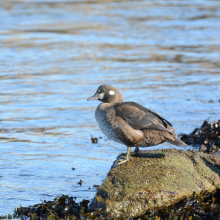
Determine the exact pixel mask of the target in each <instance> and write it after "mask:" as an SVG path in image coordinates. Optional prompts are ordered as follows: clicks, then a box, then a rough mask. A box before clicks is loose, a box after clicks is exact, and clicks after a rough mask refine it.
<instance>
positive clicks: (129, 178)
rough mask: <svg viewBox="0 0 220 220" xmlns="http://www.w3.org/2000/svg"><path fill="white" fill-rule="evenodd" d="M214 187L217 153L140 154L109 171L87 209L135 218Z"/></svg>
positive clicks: (218, 175)
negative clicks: (101, 210)
mask: <svg viewBox="0 0 220 220" xmlns="http://www.w3.org/2000/svg"><path fill="white" fill-rule="evenodd" d="M121 156H122V155H119V157H118V158H117V160H118V159H119V158H120V157H121ZM117 160H116V161H117ZM113 166H114V165H113ZM217 188H220V154H212V155H208V154H203V153H199V152H190V151H187V152H186V151H182V150H175V149H169V150H160V151H143V152H142V153H141V154H139V155H138V157H132V161H129V162H128V163H125V164H122V165H119V166H118V167H116V168H112V169H111V170H110V172H109V173H108V176H107V177H106V179H105V181H104V183H103V184H102V185H101V186H100V188H99V190H98V192H97V194H96V196H95V197H94V199H93V200H92V202H91V204H90V205H89V210H97V209H100V208H102V209H104V210H106V211H108V212H111V213H113V215H116V216H121V217H122V216H123V217H127V218H128V217H129V218H130V217H137V216H142V215H144V214H145V213H146V212H148V211H149V210H158V209H164V208H165V207H168V206H170V205H173V204H176V203H178V202H179V201H181V200H183V199H184V198H189V197H191V196H192V195H193V196H198V195H201V194H202V195H203V197H205V196H208V195H209V194H211V193H213V192H214V191H215V190H216V189H217Z"/></svg>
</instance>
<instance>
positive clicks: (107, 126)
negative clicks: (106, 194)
mask: <svg viewBox="0 0 220 220" xmlns="http://www.w3.org/2000/svg"><path fill="white" fill-rule="evenodd" d="M87 100H88V101H93V100H98V101H101V102H102V103H101V104H99V105H98V106H97V108H96V110H95V118H96V121H97V124H98V126H99V128H100V130H101V131H102V132H103V134H104V135H105V136H107V138H108V139H109V140H113V141H116V142H118V143H120V144H123V145H126V146H127V154H126V157H125V159H121V160H119V163H118V165H119V164H122V163H125V162H128V161H129V160H131V155H135V154H137V155H138V154H139V152H140V151H139V147H150V146H156V145H159V144H162V143H164V142H168V143H170V144H172V145H175V146H178V147H185V146H188V145H187V144H185V143H184V142H183V141H181V140H180V139H179V138H178V137H177V135H176V134H175V130H174V128H173V127H172V124H171V123H170V122H169V121H167V120H166V119H164V118H163V117H161V116H160V115H159V114H157V113H156V112H154V111H152V110H150V109H148V108H145V107H144V106H142V105H140V104H138V103H136V102H124V101H123V98H122V95H121V93H120V92H119V91H118V90H117V89H116V88H115V87H113V86H111V85H101V86H99V87H98V89H97V91H96V93H95V94H94V95H93V96H91V97H90V98H88V99H87ZM132 147H135V150H134V152H131V148H132Z"/></svg>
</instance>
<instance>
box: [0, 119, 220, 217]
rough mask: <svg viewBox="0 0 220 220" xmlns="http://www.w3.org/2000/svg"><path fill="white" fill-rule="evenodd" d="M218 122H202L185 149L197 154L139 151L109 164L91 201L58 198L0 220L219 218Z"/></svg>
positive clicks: (184, 136) (219, 144) (219, 155)
mask: <svg viewBox="0 0 220 220" xmlns="http://www.w3.org/2000/svg"><path fill="white" fill-rule="evenodd" d="M219 135H220V120H218V121H216V122H211V123H208V121H207V120H206V121H204V123H203V124H202V126H201V127H200V128H196V129H195V130H194V131H193V132H192V133H190V134H189V135H186V134H182V135H181V139H182V140H183V141H185V142H186V143H187V144H190V145H193V146H196V147H199V152H195V151H190V150H188V151H183V150H176V149H166V150H156V151H149V150H145V151H140V153H139V155H136V156H132V160H131V161H129V162H127V163H125V164H122V165H119V166H117V163H118V161H119V159H120V158H121V157H123V156H124V154H120V155H119V156H118V157H117V159H116V161H115V162H114V163H113V165H112V168H111V169H110V171H109V173H108V174H107V176H106V179H105V180H104V182H103V184H102V185H101V186H100V187H98V191H97V193H96V195H95V197H94V198H93V200H92V201H89V200H83V201H82V202H80V203H76V202H75V197H70V196H67V195H63V196H61V197H57V198H55V199H54V200H53V201H44V202H42V203H41V204H36V205H34V206H29V207H19V208H16V209H15V213H14V215H8V216H0V219H7V218H8V219H12V218H26V217H28V218H30V219H36V220H39V219H41V220H43V219H181V220H182V219H189V220H192V219H213V220H215V219H216V220H217V219H219V216H220V199H219V198H220V152H219V149H220V139H219V138H220V136H219Z"/></svg>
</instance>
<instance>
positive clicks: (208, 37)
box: [0, 0, 220, 214]
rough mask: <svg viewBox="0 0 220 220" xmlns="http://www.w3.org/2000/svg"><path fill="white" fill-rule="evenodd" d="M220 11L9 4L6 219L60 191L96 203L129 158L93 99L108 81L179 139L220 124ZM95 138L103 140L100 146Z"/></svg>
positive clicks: (2, 186) (0, 97)
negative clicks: (120, 158)
mask: <svg viewBox="0 0 220 220" xmlns="http://www.w3.org/2000/svg"><path fill="white" fill-rule="evenodd" d="M218 9H219V3H218V1H200V2H199V3H198V2H197V1H191V2H189V1H181V2H180V1H173V0H172V1H154V2H152V1H147V0H140V1H51V0H48V1H43V2H42V1H38V0H35V1H29V0H26V1H2V2H1V3H0V16H1V29H0V44H1V47H0V82H1V91H0V104H1V108H0V115H1V117H0V120H1V122H0V123H1V126H0V132H1V135H0V143H1V147H0V155H1V156H0V165H1V166H0V214H8V213H12V212H13V209H14V207H16V206H19V205H20V204H21V205H23V206H25V205H30V204H35V203H39V202H40V200H44V199H46V200H48V199H53V198H54V197H56V196H57V195H61V194H68V195H70V196H71V195H72V196H77V197H78V200H81V198H87V199H90V198H92V197H93V196H94V194H95V192H96V188H94V187H93V184H97V185H99V184H101V182H102V180H103V179H104V178H105V176H106V173H107V172H108V170H109V168H110V166H111V164H112V162H113V161H114V159H115V158H116V156H117V155H118V154H119V153H121V152H125V151H126V149H125V147H124V146H122V145H120V144H117V143H114V142H110V141H108V140H106V138H105V137H103V134H102V133H101V131H100V130H99V129H98V127H97V124H96V122H95V118H94V110H95V108H96V106H97V104H98V103H97V102H87V101H86V99H87V98H88V97H89V96H91V95H92V94H93V93H94V91H95V90H96V88H97V87H98V86H99V85H101V84H112V85H114V86H115V87H117V88H118V89H119V90H120V91H121V93H122V95H123V97H124V100H126V101H129V100H130V101H136V102H138V103H140V104H142V105H144V106H146V107H148V108H151V109H152V110H154V111H156V112H158V113H159V114H161V115H162V116H163V117H165V118H166V119H167V120H169V121H171V122H172V123H173V125H174V127H175V129H176V130H177V133H180V132H185V133H188V132H190V131H192V130H193V129H194V127H196V126H200V125H201V123H202V122H203V120H204V119H206V118H207V117H210V118H211V119H218V117H219V105H220V103H219V99H220V97H219V94H220V89H219V84H220V77H219V72H220V65H219V61H220V56H219V50H220V43H219V38H218V37H217V36H219V34H220V32H219V30H220V23H219V17H220V12H219V10H218ZM209 100H213V103H210V102H209ZM91 135H92V136H93V137H103V138H102V139H99V140H98V143H97V144H92V143H91V139H90V138H91ZM159 147H170V145H169V144H165V145H161V146H159ZM72 167H74V168H75V170H72ZM80 179H82V180H83V184H82V185H81V186H80V185H78V184H77V183H78V182H79V181H80ZM89 188H90V189H89Z"/></svg>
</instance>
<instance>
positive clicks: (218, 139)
mask: <svg viewBox="0 0 220 220" xmlns="http://www.w3.org/2000/svg"><path fill="white" fill-rule="evenodd" d="M180 139H181V140H182V141H184V142H185V143H186V144H188V145H193V146H196V147H199V151H200V152H204V153H210V152H216V151H220V119H219V120H218V121H213V122H211V123H209V121H208V120H205V121H204V122H203V124H202V126H201V127H200V128H195V129H194V131H193V132H192V133H190V134H188V135H187V134H181V135H180Z"/></svg>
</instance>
